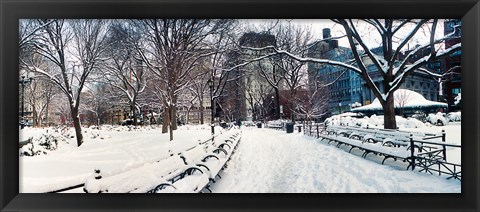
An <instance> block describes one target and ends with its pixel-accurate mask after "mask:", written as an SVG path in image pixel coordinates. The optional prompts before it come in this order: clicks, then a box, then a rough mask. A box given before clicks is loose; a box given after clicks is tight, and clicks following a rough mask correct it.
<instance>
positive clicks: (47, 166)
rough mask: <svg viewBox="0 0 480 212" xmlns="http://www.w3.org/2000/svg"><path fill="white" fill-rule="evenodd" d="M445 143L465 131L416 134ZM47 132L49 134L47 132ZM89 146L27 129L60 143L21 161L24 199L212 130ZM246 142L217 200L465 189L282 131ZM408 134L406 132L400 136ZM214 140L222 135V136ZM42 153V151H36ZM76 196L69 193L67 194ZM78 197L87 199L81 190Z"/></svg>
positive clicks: (181, 145) (182, 146)
mask: <svg viewBox="0 0 480 212" xmlns="http://www.w3.org/2000/svg"><path fill="white" fill-rule="evenodd" d="M441 129H445V130H446V132H447V142H449V143H460V141H461V138H460V129H461V128H460V124H450V125H447V126H445V127H441V128H440V127H434V126H432V127H428V128H414V129H411V130H412V131H413V130H417V131H424V132H438V131H440V130H441ZM47 130H48V132H47ZM84 130H85V134H84V136H85V143H84V144H83V145H82V146H80V147H76V143H75V139H74V138H73V137H72V135H73V130H71V129H70V130H67V131H65V132H62V131H61V130H58V129H57V130H56V129H53V128H49V129H32V128H26V129H25V130H22V131H21V133H20V140H25V139H26V138H28V137H33V138H34V140H35V138H39V137H42V135H44V134H50V135H55V136H57V137H58V138H62V139H58V140H59V141H58V142H59V144H58V148H57V149H56V150H52V151H49V150H42V151H40V152H39V154H38V155H35V156H20V192H22V193H32V192H33V193H35V192H46V191H51V190H56V189H60V188H65V187H68V186H73V185H78V184H81V183H83V182H84V181H85V180H86V179H88V178H91V177H92V176H93V173H94V170H95V169H100V170H101V171H102V175H103V176H108V175H112V174H115V173H120V172H123V171H125V170H130V169H133V168H135V167H138V166H141V165H142V164H144V163H147V162H153V161H156V160H158V159H162V158H165V157H167V156H168V155H169V152H181V151H184V150H186V149H188V148H191V147H193V146H195V145H197V144H198V142H199V141H203V140H206V139H208V137H209V136H210V128H209V127H208V126H183V127H181V128H180V129H179V130H177V131H175V136H174V138H175V140H174V141H171V142H170V141H168V134H161V132H160V129H159V128H155V127H153V128H151V127H144V128H140V129H129V128H127V127H111V126H102V127H101V129H95V128H85V129H84ZM242 130H243V136H242V139H241V141H240V143H239V146H238V149H237V151H236V152H235V153H234V154H233V155H232V159H231V161H230V162H229V164H228V167H227V168H226V169H225V170H224V171H223V172H222V173H221V174H220V175H221V176H222V178H221V179H219V180H218V181H217V183H215V184H213V185H212V190H213V192H246V193H250V192H282V193H284V192H320V193H343V192H354V193H356V192H360V193H363V192H374V193H376V192H400V193H403V192H420V193H423V192H425V193H430V192H433V193H437V192H440V193H450V192H454V193H459V192H461V190H460V188H461V186H460V185H461V182H460V181H458V180H453V179H452V180H446V179H445V177H444V176H441V177H439V176H435V175H430V174H425V173H418V172H413V171H406V170H405V167H404V166H402V164H399V163H394V162H392V161H391V162H389V163H387V164H388V165H381V164H380V163H379V161H378V160H376V159H375V157H369V160H365V159H363V158H361V157H360V156H359V155H358V154H356V153H355V151H353V152H352V153H353V154H349V153H348V152H346V151H344V150H343V149H341V148H340V149H338V148H336V147H335V146H333V145H329V144H327V143H326V142H323V141H321V140H318V139H314V138H311V137H308V136H304V135H303V134H299V133H293V134H286V133H285V132H284V131H276V130H271V129H264V128H262V129H258V128H255V127H242ZM403 130H407V129H403ZM216 132H221V130H220V128H217V131H216ZM36 147H38V145H37V146H36ZM447 158H448V160H449V161H451V160H458V161H460V151H456V150H449V151H448V153H447ZM70 192H72V191H70ZM73 192H82V189H81V188H80V189H76V190H74V191H73Z"/></svg>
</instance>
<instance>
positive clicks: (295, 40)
mask: <svg viewBox="0 0 480 212" xmlns="http://www.w3.org/2000/svg"><path fill="white" fill-rule="evenodd" d="M277 29H278V31H277V45H278V47H279V48H282V49H284V50H285V51H288V52H290V53H293V54H295V55H298V56H300V57H305V56H306V55H307V53H308V46H309V44H310V43H311V40H312V34H311V32H310V29H309V28H305V27H299V26H295V25H293V24H292V23H290V22H288V23H287V24H284V25H280V26H279V27H278V28H277ZM274 62H275V64H276V66H277V67H279V69H280V70H281V73H283V74H282V77H283V79H284V80H285V84H286V86H287V88H288V90H289V97H290V98H289V100H290V101H289V102H290V104H289V105H291V108H290V110H291V111H295V110H296V108H297V102H298V98H297V96H296V95H297V91H298V89H299V88H301V87H302V86H305V84H306V80H307V72H306V70H305V65H306V62H302V61H298V60H295V59H294V58H291V57H288V56H285V55H282V56H281V57H280V59H277V60H274ZM314 93H316V91H315V92H314ZM295 114H296V113H295V112H292V113H291V117H290V118H291V121H292V122H295Z"/></svg>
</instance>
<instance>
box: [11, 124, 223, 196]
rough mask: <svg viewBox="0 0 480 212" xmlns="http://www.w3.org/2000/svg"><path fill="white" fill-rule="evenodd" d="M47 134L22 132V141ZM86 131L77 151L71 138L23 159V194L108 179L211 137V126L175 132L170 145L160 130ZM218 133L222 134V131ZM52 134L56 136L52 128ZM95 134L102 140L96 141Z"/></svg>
mask: <svg viewBox="0 0 480 212" xmlns="http://www.w3.org/2000/svg"><path fill="white" fill-rule="evenodd" d="M46 130H47V129H27V130H22V131H21V133H20V134H21V135H20V140H22V139H25V138H28V137H30V136H33V137H34V138H36V137H39V136H41V135H42V134H43V133H46ZM84 130H85V131H86V132H87V133H85V134H84V137H85V141H84V143H83V144H82V145H81V146H80V147H76V140H75V139H74V138H70V137H68V139H66V141H60V142H64V143H60V144H59V145H58V146H59V148H58V149H57V150H55V151H46V152H47V154H40V155H36V156H33V157H29V156H21V157H20V160H19V166H20V167H19V170H20V173H19V174H20V182H19V184H20V192H22V193H30V192H46V191H52V190H57V189H61V188H66V187H69V186H74V185H78V184H81V183H83V182H84V181H85V180H86V179H87V178H89V177H91V176H93V174H94V170H95V169H100V170H101V173H102V175H104V176H108V175H112V174H115V173H119V172H122V171H125V170H128V169H132V168H135V167H138V166H141V165H143V164H144V163H146V162H153V161H156V160H159V159H162V158H166V157H168V156H169V152H170V151H171V152H173V153H178V152H181V151H184V150H186V149H188V148H191V147H193V146H195V145H197V144H198V143H199V141H204V140H207V139H208V138H209V137H210V136H211V132H210V128H209V127H208V126H198V127H196V126H193V127H180V128H179V130H177V131H175V134H174V140H173V141H169V135H168V134H162V133H161V129H160V128H149V127H145V128H141V129H138V130H132V131H129V128H127V127H116V128H111V127H103V128H102V129H101V130H96V129H88V128H86V129H84ZM216 130H217V131H216V132H220V128H217V129H216ZM48 131H49V133H52V134H55V132H54V131H53V129H52V128H49V129H48ZM71 131H72V133H73V130H71ZM92 134H99V136H98V137H96V138H94V139H92V138H91V135H92ZM57 136H58V134H57ZM102 138H103V139H102ZM67 142H68V143H67Z"/></svg>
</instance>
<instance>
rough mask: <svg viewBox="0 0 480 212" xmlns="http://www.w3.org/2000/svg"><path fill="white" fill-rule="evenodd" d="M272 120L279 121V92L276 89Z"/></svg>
mask: <svg viewBox="0 0 480 212" xmlns="http://www.w3.org/2000/svg"><path fill="white" fill-rule="evenodd" d="M273 117H274V119H280V92H279V91H278V88H275V114H273Z"/></svg>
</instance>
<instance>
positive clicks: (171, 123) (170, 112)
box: [168, 106, 177, 141]
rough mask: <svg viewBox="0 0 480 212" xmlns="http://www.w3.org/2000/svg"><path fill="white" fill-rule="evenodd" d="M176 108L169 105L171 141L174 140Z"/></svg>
mask: <svg viewBox="0 0 480 212" xmlns="http://www.w3.org/2000/svg"><path fill="white" fill-rule="evenodd" d="M174 110H175V106H172V107H169V108H168V111H169V116H170V117H171V119H170V126H169V128H170V141H171V140H173V124H174V123H176V121H177V119H176V118H175V115H174V114H173V111H174Z"/></svg>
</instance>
